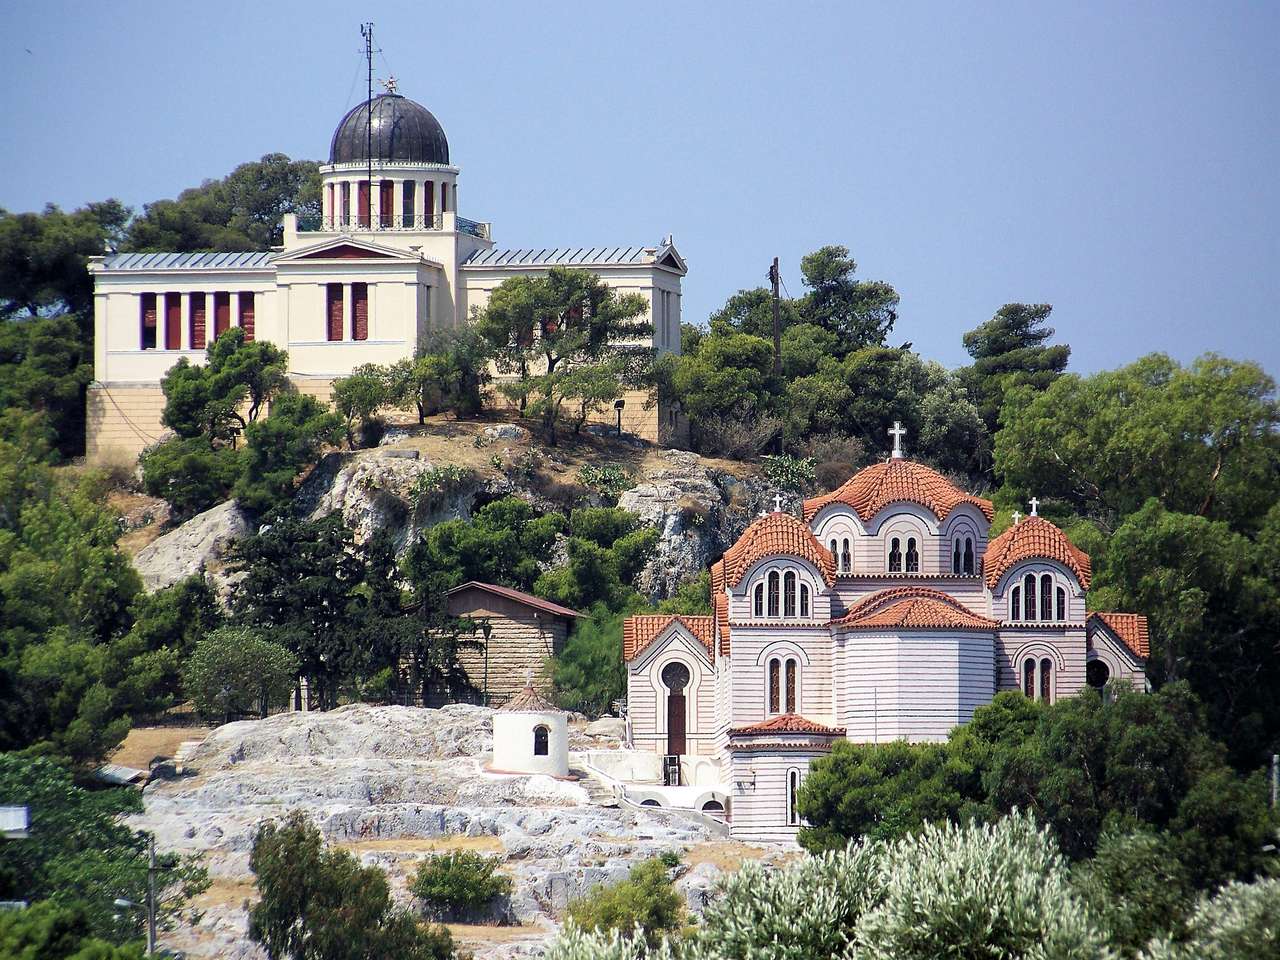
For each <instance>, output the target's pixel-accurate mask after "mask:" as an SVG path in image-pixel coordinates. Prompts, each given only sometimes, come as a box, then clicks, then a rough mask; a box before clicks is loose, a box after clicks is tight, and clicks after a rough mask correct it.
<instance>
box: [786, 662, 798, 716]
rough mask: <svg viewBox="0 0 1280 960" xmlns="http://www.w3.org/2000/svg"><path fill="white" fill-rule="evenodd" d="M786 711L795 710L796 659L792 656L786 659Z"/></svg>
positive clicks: (793, 711)
mask: <svg viewBox="0 0 1280 960" xmlns="http://www.w3.org/2000/svg"><path fill="white" fill-rule="evenodd" d="M786 712H787V713H795V712H796V661H795V658H794V657H793V658H789V659H788V660H787V699H786Z"/></svg>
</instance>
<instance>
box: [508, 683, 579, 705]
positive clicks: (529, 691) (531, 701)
mask: <svg viewBox="0 0 1280 960" xmlns="http://www.w3.org/2000/svg"><path fill="white" fill-rule="evenodd" d="M498 712H499V713H563V712H564V711H563V710H561V709H560V708H559V707H557V706H556V705H555V704H554V703H551V702H550V701H549V700H547V699H546V698H545V697H543V696H542V694H540V693H538V691H537V690H535V689H534V688H533V683H532V681H529V682H526V683H525V685H524V689H523V690H521V691H520V692H519V693H517V694H516V695H515V696H514V697H512V698H511V699H510V700H508V701H507V702H506V703H504V704H503V705H502V706H500V707H499V708H498Z"/></svg>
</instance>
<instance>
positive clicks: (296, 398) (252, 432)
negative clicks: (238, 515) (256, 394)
mask: <svg viewBox="0 0 1280 960" xmlns="http://www.w3.org/2000/svg"><path fill="white" fill-rule="evenodd" d="M341 437H342V422H341V420H339V418H338V416H337V414H334V413H330V412H329V411H328V410H327V409H326V408H325V406H324V404H322V403H321V402H320V401H319V400H317V399H316V398H315V397H311V396H307V395H306V394H303V393H297V392H294V391H290V392H287V393H284V394H282V395H280V396H279V397H277V398H276V399H275V401H274V402H272V404H271V415H270V416H268V417H266V418H264V419H262V420H258V421H256V422H254V423H250V424H249V425H248V427H247V428H246V429H245V440H246V441H247V442H246V446H245V456H244V470H243V472H242V473H241V474H240V477H239V479H238V480H236V485H235V487H234V488H233V489H232V493H234V494H235V497H236V500H237V501H239V503H240V505H241V506H242V507H244V508H246V509H248V510H253V511H255V512H257V513H259V514H268V513H271V512H272V511H274V510H279V509H283V508H284V507H286V506H287V505H288V503H289V501H290V500H291V499H292V498H293V491H294V483H295V481H296V480H297V478H298V475H299V474H300V473H301V472H302V471H303V469H304V468H306V467H308V466H310V465H311V464H313V463H315V462H316V459H317V458H318V457H319V454H320V450H321V448H322V447H323V446H324V445H325V444H330V445H332V444H336V443H337V442H338V441H339V440H340V439H341Z"/></svg>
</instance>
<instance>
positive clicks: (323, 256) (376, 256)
mask: <svg viewBox="0 0 1280 960" xmlns="http://www.w3.org/2000/svg"><path fill="white" fill-rule="evenodd" d="M421 259H422V257H421V256H419V255H418V254H415V253H412V252H410V251H408V250H397V249H396V248H394V247H385V246H383V245H382V244H378V243H370V242H368V241H366V240H357V239H356V238H354V237H349V236H342V237H334V238H333V239H330V240H324V241H321V242H320V243H315V244H312V245H310V246H307V247H303V248H302V249H300V250H293V251H290V252H289V253H285V254H282V255H281V256H279V257H277V258H276V260H275V262H276V263H297V262H300V261H303V260H402V261H403V260H415V261H416V260H421Z"/></svg>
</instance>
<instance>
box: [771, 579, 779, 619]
mask: <svg viewBox="0 0 1280 960" xmlns="http://www.w3.org/2000/svg"><path fill="white" fill-rule="evenodd" d="M777 615H778V571H777V570H770V571H769V616H771V617H776V616H777Z"/></svg>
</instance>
